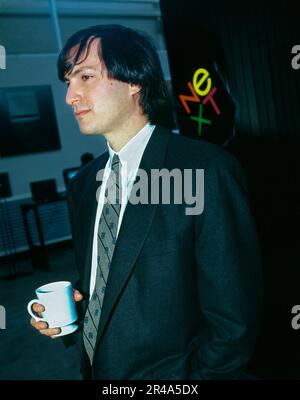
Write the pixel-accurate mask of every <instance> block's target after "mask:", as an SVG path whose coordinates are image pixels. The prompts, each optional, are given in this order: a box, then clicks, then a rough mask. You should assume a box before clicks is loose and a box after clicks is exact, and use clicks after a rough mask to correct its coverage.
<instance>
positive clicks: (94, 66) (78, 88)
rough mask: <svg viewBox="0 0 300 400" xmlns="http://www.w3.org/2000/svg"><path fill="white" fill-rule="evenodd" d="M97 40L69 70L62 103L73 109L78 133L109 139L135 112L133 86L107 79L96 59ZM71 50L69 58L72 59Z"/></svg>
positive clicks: (105, 72) (103, 68)
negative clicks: (66, 89) (98, 135)
mask: <svg viewBox="0 0 300 400" xmlns="http://www.w3.org/2000/svg"><path fill="white" fill-rule="evenodd" d="M98 48H99V39H95V40H93V41H92V42H91V45H90V51H89V54H88V56H87V57H86V59H85V60H84V61H83V62H81V60H82V59H83V58H84V56H85V54H84V55H83V57H82V58H81V59H79V60H78V63H77V64H76V65H75V67H74V68H73V70H72V71H71V72H70V73H69V74H67V75H66V76H65V80H66V83H67V86H68V91H67V96H66V102H67V104H69V105H70V106H72V107H73V111H74V114H75V118H76V119H77V122H78V124H79V128H80V131H81V132H82V133H85V134H102V135H104V136H106V135H107V136H109V135H111V134H113V133H114V132H120V131H122V129H123V128H124V127H125V126H126V124H128V121H130V119H131V118H132V117H133V115H134V113H135V112H136V107H137V101H136V94H137V93H138V91H139V88H137V87H136V85H131V84H129V83H125V82H121V81H117V80H115V79H110V78H108V76H107V70H106V67H105V65H104V63H103V62H101V61H100V59H99V51H98ZM72 50H73V53H74V50H75V49H71V52H70V56H72Z"/></svg>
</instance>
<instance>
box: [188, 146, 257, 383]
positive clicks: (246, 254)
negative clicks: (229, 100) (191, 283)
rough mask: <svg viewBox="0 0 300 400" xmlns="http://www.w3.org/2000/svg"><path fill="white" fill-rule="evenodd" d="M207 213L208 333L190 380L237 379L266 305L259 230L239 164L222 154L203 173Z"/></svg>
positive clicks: (202, 294)
mask: <svg viewBox="0 0 300 400" xmlns="http://www.w3.org/2000/svg"><path fill="white" fill-rule="evenodd" d="M204 191H205V194H204V210H203V213H202V214H201V215H199V216H196V217H195V256H196V263H197V280H198V282H197V284H198V297H199V303H200V308H201V316H202V317H203V318H204V326H205V329H203V330H201V332H199V347H198V349H197V352H196V354H194V358H193V360H192V368H193V372H192V376H191V379H235V378H239V377H241V376H242V372H243V370H244V368H245V366H246V365H247V362H248V361H249V359H250V357H251V355H252V352H253V348H254V344H255V340H256V336H257V330H258V323H259V319H260V308H261V303H262V270H261V262H260V251H259V246H258V241H257V236H256V229H255V226H254V222H253V219H252V216H251V213H250V210H249V207H248V203H247V195H246V194H247V193H246V192H247V190H246V182H245V177H244V175H243V172H242V170H241V168H240V165H239V163H238V162H237V161H236V159H234V158H233V157H232V156H231V155H229V154H227V153H222V154H221V155H219V156H218V157H217V158H216V159H215V160H214V161H213V162H212V163H211V165H210V166H209V167H208V168H207V169H206V170H205V171H204Z"/></svg>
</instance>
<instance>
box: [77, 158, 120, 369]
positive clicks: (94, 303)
mask: <svg viewBox="0 0 300 400" xmlns="http://www.w3.org/2000/svg"><path fill="white" fill-rule="evenodd" d="M120 199H121V186H120V160H119V157H118V156H117V154H115V155H114V157H113V160H112V166H111V172H110V175H109V178H108V181H107V185H106V189H105V203H104V205H103V210H102V214H101V217H100V221H99V226H98V257H97V274H96V283H95V288H94V291H93V294H92V297H91V299H90V301H89V305H88V308H87V311H86V314H85V317H84V326H83V341H84V345H85V349H86V352H87V354H88V357H89V359H90V362H91V365H92V363H93V356H94V350H95V345H96V340H97V331H98V326H99V321H100V315H101V309H102V304H103V299H104V292H105V288H106V283H107V278H108V273H109V267H110V264H111V260H112V256H113V252H114V249H115V244H116V240H117V229H118V221H119V214H120V209H121V200H120Z"/></svg>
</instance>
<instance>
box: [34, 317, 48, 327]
mask: <svg viewBox="0 0 300 400" xmlns="http://www.w3.org/2000/svg"><path fill="white" fill-rule="evenodd" d="M30 323H31V325H32V326H33V327H34V328H35V329H38V330H41V329H47V328H48V324H47V322H40V321H36V320H35V319H34V318H31V321H30Z"/></svg>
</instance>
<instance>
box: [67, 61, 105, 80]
mask: <svg viewBox="0 0 300 400" xmlns="http://www.w3.org/2000/svg"><path fill="white" fill-rule="evenodd" d="M87 69H90V70H92V71H95V72H97V69H96V68H95V67H92V66H89V65H86V66H84V67H81V68H78V69H76V71H74V72H71V74H70V75H69V76H68V77H66V76H65V78H64V79H65V81H68V80H69V79H70V78H71V77H73V76H77V75H79V74H80V73H81V72H83V71H85V70H87Z"/></svg>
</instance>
